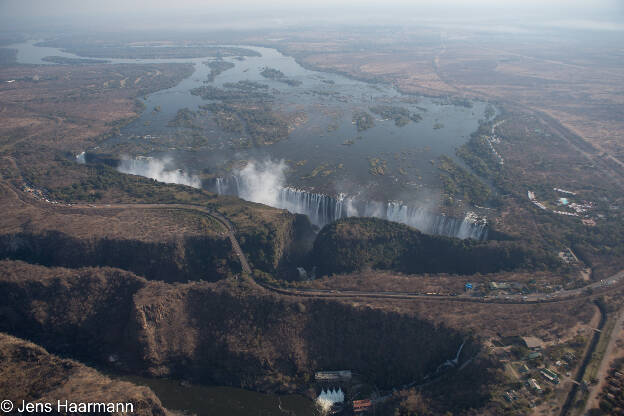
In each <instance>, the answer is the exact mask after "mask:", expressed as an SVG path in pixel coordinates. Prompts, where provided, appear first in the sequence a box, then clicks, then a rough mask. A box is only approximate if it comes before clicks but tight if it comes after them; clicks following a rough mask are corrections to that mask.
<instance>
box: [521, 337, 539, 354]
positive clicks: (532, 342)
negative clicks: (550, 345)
mask: <svg viewBox="0 0 624 416" xmlns="http://www.w3.org/2000/svg"><path fill="white" fill-rule="evenodd" d="M522 342H523V343H524V345H525V347H527V348H528V349H530V350H531V351H539V350H541V349H542V340H541V339H539V338H537V337H522Z"/></svg>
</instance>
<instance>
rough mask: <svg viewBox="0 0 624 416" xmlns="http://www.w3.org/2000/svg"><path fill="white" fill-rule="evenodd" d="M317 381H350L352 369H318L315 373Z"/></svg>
mask: <svg viewBox="0 0 624 416" xmlns="http://www.w3.org/2000/svg"><path fill="white" fill-rule="evenodd" d="M314 379H315V380H316V381H350V380H351V370H339V371H317V372H316V373H314Z"/></svg>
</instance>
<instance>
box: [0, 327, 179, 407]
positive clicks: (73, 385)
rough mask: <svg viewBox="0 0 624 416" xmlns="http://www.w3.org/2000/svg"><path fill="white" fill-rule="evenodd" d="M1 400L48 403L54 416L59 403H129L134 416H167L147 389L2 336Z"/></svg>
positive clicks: (0, 340) (0, 353) (21, 341)
mask: <svg viewBox="0 0 624 416" xmlns="http://www.w3.org/2000/svg"><path fill="white" fill-rule="evenodd" d="M0 396H1V397H2V398H3V399H5V400H11V401H12V402H13V404H14V405H15V406H18V405H21V403H22V401H25V402H27V403H33V402H38V403H50V404H51V405H52V409H53V410H54V412H52V413H53V414H56V410H57V408H56V405H57V401H58V400H60V401H61V402H63V403H64V402H65V401H66V400H67V401H68V402H71V403H132V405H133V408H132V410H133V412H132V414H133V415H138V416H166V415H169V414H170V412H169V411H167V409H165V408H164V407H163V406H162V404H161V403H160V400H159V399H158V397H156V395H155V394H154V392H152V391H151V390H150V389H149V388H147V387H142V386H136V385H134V384H131V383H128V382H122V381H113V380H111V379H109V378H107V377H105V376H103V375H102V374H100V373H98V372H97V371H95V370H93V369H91V368H89V367H87V366H85V365H82V364H80V363H77V362H75V361H72V360H68V359H63V358H60V357H57V356H55V355H52V354H50V353H48V352H47V351H46V350H45V349H43V348H41V347H39V346H37V345H35V344H32V343H30V342H27V341H24V340H21V339H18V338H14V337H12V336H9V335H6V334H1V333H0ZM16 408H17V407H16ZM16 408H15V409H16ZM38 413H39V414H42V413H43V412H38ZM109 414H120V415H121V414H123V413H117V412H112V413H109Z"/></svg>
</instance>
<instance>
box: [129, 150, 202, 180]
mask: <svg viewBox="0 0 624 416" xmlns="http://www.w3.org/2000/svg"><path fill="white" fill-rule="evenodd" d="M117 170H118V171H119V172H122V173H129V174H132V175H138V176H145V177H146V178H152V179H155V180H157V181H159V182H165V183H177V184H180V185H188V186H192V187H193V188H201V179H199V177H197V176H195V175H189V174H188V173H186V172H184V171H183V170H182V169H176V168H174V167H173V165H172V160H171V159H170V158H165V159H156V158H152V157H141V156H139V157H137V158H135V159H129V158H124V159H123V160H122V161H121V163H120V164H119V166H118V167H117Z"/></svg>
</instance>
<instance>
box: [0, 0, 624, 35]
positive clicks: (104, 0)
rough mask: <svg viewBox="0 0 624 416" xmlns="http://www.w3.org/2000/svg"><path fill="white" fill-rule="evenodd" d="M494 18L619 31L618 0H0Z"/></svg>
mask: <svg viewBox="0 0 624 416" xmlns="http://www.w3.org/2000/svg"><path fill="white" fill-rule="evenodd" d="M304 10H305V13H304V12H303V11H304ZM224 17H227V18H226V19H225V20H224ZM497 18H498V19H515V20H516V22H517V21H520V22H521V23H523V22H524V23H527V24H533V23H539V24H543V22H549V24H552V25H553V26H557V25H559V26H562V27H565V26H566V25H573V26H574V25H577V26H579V27H581V26H585V27H586V28H594V29H604V30H621V29H624V26H623V25H624V0H474V1H470V0H435V1H433V0H409V1H407V0H384V1H381V0H377V1H372V0H305V1H296V0H291V1H285V0H268V1H267V0H265V1H250V0H227V1H222V0H0V22H2V23H4V25H5V27H10V26H15V25H16V24H19V22H20V21H24V20H26V21H27V20H30V21H43V22H47V23H48V24H51V23H64V24H68V23H69V24H71V23H74V24H76V25H81V26H88V25H89V24H91V23H92V22H93V23H96V22H97V24H99V25H102V24H106V23H109V24H111V25H119V24H120V22H122V21H123V22H125V23H128V22H131V21H133V19H136V21H137V26H140V27H143V28H147V27H148V26H149V25H150V20H151V24H152V25H153V26H154V28H157V27H158V26H168V27H175V26H176V25H182V24H184V23H185V22H186V23H188V22H195V23H194V24H197V23H198V22H204V23H205V25H206V26H209V25H219V26H223V27H227V26H228V24H230V25H232V26H233V27H238V26H240V23H241V22H246V23H245V24H250V23H249V22H251V21H254V19H255V22H256V25H257V26H269V27H270V26H271V25H275V24H279V25H288V24H291V25H301V24H305V23H306V22H307V21H308V20H309V21H310V23H316V22H319V21H324V20H326V21H328V22H331V23H339V22H344V23H375V21H376V19H377V20H379V21H380V23H388V22H392V21H396V22H397V23H399V24H404V23H405V22H409V21H415V20H427V19H434V20H435V19H437V20H442V21H443V20H449V21H451V20H457V19H461V20H466V21H470V20H484V19H485V20H487V19H497ZM107 19H108V20H107ZM237 21H238V22H239V24H237V23H236V22H237ZM243 26H244V24H243Z"/></svg>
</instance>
